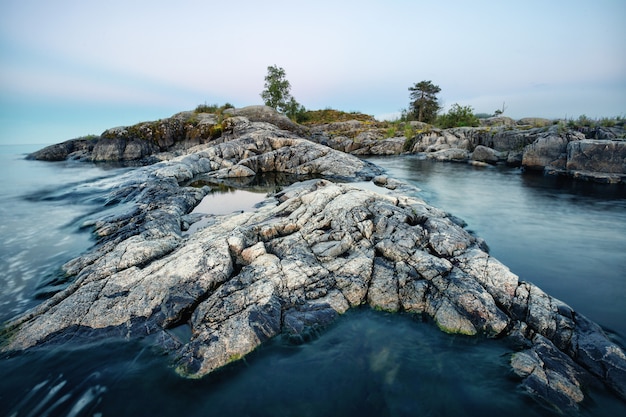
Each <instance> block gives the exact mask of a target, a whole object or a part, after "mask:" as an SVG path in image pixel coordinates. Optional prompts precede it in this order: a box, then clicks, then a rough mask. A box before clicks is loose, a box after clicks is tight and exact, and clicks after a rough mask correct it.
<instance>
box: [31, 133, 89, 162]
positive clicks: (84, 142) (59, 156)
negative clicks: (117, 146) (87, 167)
mask: <svg viewBox="0 0 626 417" xmlns="http://www.w3.org/2000/svg"><path fill="white" fill-rule="evenodd" d="M97 139H98V138H89V139H85V138H79V139H72V140H68V141H65V142H62V143H57V144H54V145H50V146H46V147H45V148H43V149H40V150H38V151H36V152H33V153H31V154H30V155H28V159H36V160H39V161H64V160H66V159H68V158H69V157H70V155H80V156H84V155H88V154H90V153H91V151H92V150H93V148H94V146H95V145H96V143H97V142H98V140H97Z"/></svg>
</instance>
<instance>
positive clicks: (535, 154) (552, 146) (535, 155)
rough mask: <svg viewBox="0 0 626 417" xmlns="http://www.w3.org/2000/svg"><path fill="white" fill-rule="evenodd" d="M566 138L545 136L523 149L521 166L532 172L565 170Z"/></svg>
mask: <svg viewBox="0 0 626 417" xmlns="http://www.w3.org/2000/svg"><path fill="white" fill-rule="evenodd" d="M567 143H568V140H567V138H565V137H563V136H559V135H552V134H546V135H542V136H541V137H539V138H538V139H537V140H536V141H535V142H533V143H531V144H530V145H527V146H526V147H525V148H524V156H523V158H522V166H523V167H524V168H526V169H528V170H532V171H543V170H544V168H545V167H547V166H551V167H555V168H565V164H566V158H567Z"/></svg>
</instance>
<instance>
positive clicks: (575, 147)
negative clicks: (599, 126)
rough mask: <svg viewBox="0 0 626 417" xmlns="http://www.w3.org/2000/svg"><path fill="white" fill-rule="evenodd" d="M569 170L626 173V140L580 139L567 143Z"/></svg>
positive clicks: (567, 166)
mask: <svg viewBox="0 0 626 417" xmlns="http://www.w3.org/2000/svg"><path fill="white" fill-rule="evenodd" d="M566 168H567V170H569V171H592V172H604V173H607V174H619V175H626V141H617V140H580V141H576V142H570V143H568V144H567V165H566Z"/></svg>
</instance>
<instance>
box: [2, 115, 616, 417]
mask: <svg viewBox="0 0 626 417" xmlns="http://www.w3.org/2000/svg"><path fill="white" fill-rule="evenodd" d="M268 171H278V172H286V173H291V174H298V175H302V174H306V175H313V176H323V177H325V179H313V180H308V181H305V182H301V183H297V184H294V185H292V186H290V187H287V188H286V189H284V190H282V191H280V192H277V193H275V194H273V195H272V196H269V197H268V198H267V199H266V200H265V201H264V202H263V203H262V204H260V205H259V207H258V208H257V209H256V210H255V211H254V212H244V213H238V214H230V215H223V216H207V218H206V222H205V223H206V224H205V225H204V227H203V228H200V229H199V230H197V231H195V232H194V233H183V229H186V228H187V227H188V226H189V224H188V222H189V221H194V220H195V219H194V218H193V217H191V216H188V213H189V212H190V211H191V210H192V209H193V207H194V206H195V205H197V204H198V203H199V202H200V201H201V199H202V198H203V196H204V195H205V194H206V190H205V189H203V188H192V187H188V186H186V184H189V183H190V181H192V180H193V179H195V178H199V177H202V178H209V179H213V180H216V181H221V180H225V179H227V178H233V177H246V176H253V175H255V174H258V173H263V172H268ZM380 174H381V170H380V169H379V168H377V167H376V166H374V165H372V164H369V163H366V162H364V161H361V160H359V159H357V158H356V157H354V156H351V155H348V154H345V153H341V152H337V151H333V150H332V149H330V148H328V147H325V146H322V145H318V144H315V143H312V142H310V141H307V140H305V139H302V138H299V137H298V136H297V135H296V134H294V133H292V132H289V131H285V130H281V129H279V128H277V127H276V126H274V125H272V124H269V123H266V122H251V121H250V120H249V119H247V118H245V117H242V116H236V117H232V118H231V119H229V122H228V123H225V130H224V136H223V137H222V141H221V143H219V144H215V145H210V144H207V145H202V146H199V147H197V148H194V149H193V150H191V151H190V152H189V153H188V154H186V155H182V156H179V157H177V158H173V159H171V160H169V161H166V162H161V163H158V164H155V165H151V166H148V167H143V168H138V169H135V170H133V171H130V172H128V173H126V174H125V176H124V177H123V179H122V182H123V184H122V185H121V186H120V187H117V188H115V189H114V190H112V191H111V194H110V198H109V202H110V203H111V204H113V203H118V204H119V205H120V210H119V211H118V212H117V214H115V215H110V216H108V217H103V218H100V219H97V220H95V221H93V222H92V225H93V228H94V233H95V235H96V236H97V237H98V243H97V244H96V245H95V247H94V248H93V249H92V250H91V251H89V252H88V253H86V254H84V255H82V256H80V257H78V258H76V259H74V260H72V261H71V262H69V263H68V264H66V265H65V266H64V269H65V272H66V274H67V275H69V276H72V277H74V280H73V282H72V283H71V284H70V285H69V286H68V287H67V288H66V289H65V290H63V291H61V292H59V293H57V294H55V295H54V296H53V297H51V298H50V299H48V300H46V301H45V302H44V303H42V304H41V305H39V306H38V307H36V308H35V309H33V310H32V311H30V312H27V313H25V314H24V315H22V316H21V317H18V318H17V319H15V320H13V321H12V322H10V323H7V324H6V325H5V328H6V332H5V334H6V335H7V336H6V340H5V341H4V342H3V347H2V349H3V350H5V351H17V350H22V349H28V348H32V347H36V346H42V347H43V346H46V345H50V344H59V343H66V342H68V341H70V340H71V341H72V343H75V342H77V341H81V340H93V339H94V338H99V337H112V336H114V337H124V338H134V337H142V336H145V335H156V336H157V337H156V338H155V339H154V340H155V341H156V342H157V343H159V344H160V345H161V346H163V347H164V348H165V349H167V350H168V351H170V353H171V355H172V358H174V361H175V363H176V364H177V370H178V372H179V373H180V374H181V375H185V376H188V377H194V378H195V377H202V376H203V375H206V374H208V373H210V372H212V371H214V370H215V369H217V368H219V367H222V366H224V365H226V364H228V363H230V362H232V361H234V360H237V359H240V358H242V357H243V356H244V355H246V354H248V353H249V352H251V351H252V350H254V349H255V348H256V347H258V346H259V345H260V344H261V343H263V342H264V341H266V340H268V339H270V338H272V337H275V336H276V335H278V334H287V335H289V337H291V338H293V339H294V340H305V339H306V335H307V332H309V331H310V329H312V328H323V326H325V325H327V324H328V323H330V322H332V320H333V319H334V318H335V317H336V316H337V315H339V314H342V313H344V312H345V311H346V310H347V309H349V308H351V307H357V306H361V305H369V306H371V307H372V308H375V309H381V310H386V311H404V312H409V313H414V314H422V315H424V316H427V317H430V318H432V320H434V322H435V323H436V324H437V325H438V326H439V327H440V328H441V329H442V330H443V331H445V332H450V333H461V334H467V335H481V336H483V337H510V338H511V339H512V340H516V341H518V342H520V345H519V346H520V352H518V353H517V354H515V355H514V356H513V358H512V360H511V365H512V367H513V369H514V370H515V372H516V373H517V374H518V375H519V376H520V380H521V382H522V384H523V386H525V387H526V388H527V390H528V391H529V392H531V393H532V394H533V395H535V396H536V397H538V398H541V399H543V400H545V401H546V402H548V403H549V404H552V405H553V406H555V407H557V408H558V409H559V410H562V411H563V412H568V411H569V410H572V409H575V408H576V407H577V404H579V403H580V402H581V401H582V400H583V398H584V392H585V391H584V387H585V385H586V384H588V383H590V382H589V381H602V382H603V383H605V384H606V385H607V386H609V387H610V388H611V389H612V390H614V391H615V392H616V393H618V395H620V396H621V397H622V398H626V389H625V386H626V378H625V374H624V371H625V370H626V357H625V356H624V353H623V351H622V350H621V349H620V348H619V347H618V346H617V345H615V344H614V343H612V342H611V341H610V340H609V339H608V338H607V337H606V336H605V335H604V333H603V332H602V330H601V329H600V328H599V327H598V326H596V325H594V324H593V323H591V322H589V321H588V320H587V319H585V318H584V317H583V316H581V315H579V314H576V313H575V312H574V311H573V310H572V309H571V308H570V307H568V306H566V305H565V304H563V303H561V302H559V301H558V300H556V299H554V298H552V297H550V296H548V295H547V294H545V293H544V292H543V291H541V290H540V289H539V288H537V287H536V286H534V285H532V284H530V283H526V282H521V281H519V279H518V277H517V276H516V275H515V274H513V273H511V272H510V270H509V269H508V268H507V267H506V266H504V265H502V264H501V263H500V262H499V261H497V260H496V259H495V258H493V257H492V256H490V255H489V254H488V253H487V252H486V250H485V249H484V248H485V245H484V242H483V241H482V240H480V239H478V238H476V237H475V236H473V235H471V234H470V233H468V232H467V231H466V230H465V229H464V228H463V226H462V225H461V224H460V223H461V222H460V221H459V220H458V219H456V218H454V217H453V216H450V215H448V214H447V213H445V212H442V211H441V210H438V209H436V208H434V207H432V206H429V205H428V204H426V203H425V202H424V201H422V200H420V199H418V198H417V197H415V195H416V190H415V189H412V188H411V187H410V186H408V185H407V184H404V183H401V182H400V181H397V180H393V179H389V178H387V177H383V176H380ZM374 177H375V182H376V183H377V184H380V185H381V186H384V187H387V188H382V187H381V188H380V192H374V191H368V190H364V189H360V188H357V187H355V186H352V185H350V184H340V183H336V182H332V181H330V180H334V179H341V180H343V181H345V180H369V179H372V178H374ZM178 326H189V327H190V328H191V337H190V339H189V340H183V339H179V338H177V337H176V335H175V334H176V333H177V332H175V331H172V329H175V328H177V327H178Z"/></svg>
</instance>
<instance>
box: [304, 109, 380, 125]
mask: <svg viewBox="0 0 626 417" xmlns="http://www.w3.org/2000/svg"><path fill="white" fill-rule="evenodd" d="M350 120H358V121H360V122H370V123H372V124H374V123H376V119H374V117H373V116H370V115H368V114H363V113H359V112H356V111H353V112H344V111H341V110H334V109H324V110H307V111H306V112H304V116H303V121H302V124H304V125H314V124H327V123H336V122H347V121H350Z"/></svg>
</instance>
